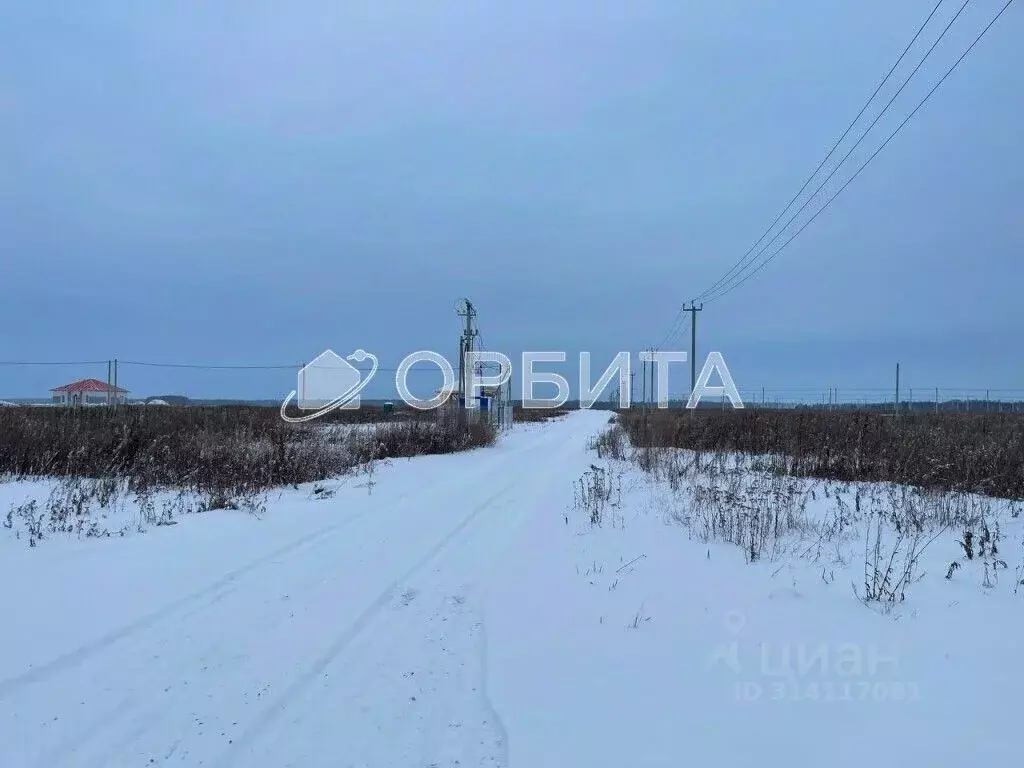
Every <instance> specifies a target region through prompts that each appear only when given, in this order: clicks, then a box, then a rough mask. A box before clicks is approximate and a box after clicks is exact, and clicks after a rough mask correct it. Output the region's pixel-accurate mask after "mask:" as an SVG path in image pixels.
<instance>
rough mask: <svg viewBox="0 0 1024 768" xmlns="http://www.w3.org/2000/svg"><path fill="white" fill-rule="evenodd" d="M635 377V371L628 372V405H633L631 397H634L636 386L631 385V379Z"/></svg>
mask: <svg viewBox="0 0 1024 768" xmlns="http://www.w3.org/2000/svg"><path fill="white" fill-rule="evenodd" d="M634 378H636V371H630V372H629V405H630V407H632V406H633V398H635V397H636V387H634V386H633V379H634Z"/></svg>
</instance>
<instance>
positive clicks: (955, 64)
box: [706, 0, 1013, 302]
mask: <svg viewBox="0 0 1024 768" xmlns="http://www.w3.org/2000/svg"><path fill="white" fill-rule="evenodd" d="M1012 3H1013V0H1006V3H1005V4H1004V5H1003V7H1002V8H1000V10H999V12H998V13H997V14H996V15H995V16H994V17H993V18H992V20H991V21H990V22H989V23H988V24H987V25H986V26H985V28H984V29H982V30H981V32H980V33H979V34H978V36H977V37H976V38H974V41H973V42H972V43H971V44H970V45H969V46H968V47H967V49H966V50H965V51H964V52H963V53H962V54H960V57H959V58H958V59H957V60H956V61H955V62H953V65H952V66H951V67H950V68H949V69H947V70H946V72H945V74H943V76H942V77H941V78H939V81H938V82H937V83H935V85H934V86H932V89H931V90H930V91H928V93H927V94H926V95H925V97H924V98H923V99H921V101H919V102H918V103H917V106H915V107H914V109H913V110H911V112H910V114H908V115H907V116H906V117H905V118H904V119H903V122H901V123H900V124H899V125H898V126H896V129H895V130H894V131H893V132H892V133H890V134H889V136H888V137H887V138H886V139H885V141H884V142H882V144H881V146H879V147H878V149H876V150H875V151H874V152H873V153H872V154H871V156H870V157H868V159H867V160H865V161H864V163H863V164H862V165H861V166H860V167H859V168H858V169H857V170H856V172H855V173H854V174H853V175H852V176H851V177H850V178H849V179H847V181H846V182H845V183H844V184H843V185H842V186H841V187H840V188H839V189H838V190H837V191H836V192H835V194H833V195H832V197H830V198H829V199H828V200H827V201H826V202H825V204H824V205H823V206H822V207H821V208H819V209H818V210H817V212H816V213H815V214H814V215H813V216H812V217H811V218H810V219H808V220H807V221H806V222H804V224H803V226H801V227H800V229H798V230H797V231H796V232H795V233H794V234H793V235H792V236H791V237H790V238H789V239H788V240H786V242H784V243H783V244H782V246H781V247H779V249H778V250H776V251H775V252H774V253H772V255H771V256H769V257H768V258H767V259H765V260H763V261H762V262H761V263H760V264H759V265H758V266H757V267H756V268H755V269H753V270H752V271H751V272H748V273H747V274H746V275H744V276H743V277H742V278H741V279H739V280H738V281H736V280H734V281H733V282H732V283H731V284H730V285H728V286H727V287H725V288H724V289H722V290H720V291H719V292H718V293H717V295H715V296H713V297H711V298H709V299H706V301H708V302H710V301H714V300H716V299H720V298H722V297H723V296H725V294H727V293H729V292H731V291H734V290H736V289H737V288H739V287H740V286H741V285H743V284H744V283H746V282H747V281H748V280H749V279H750V278H751V277H753V276H754V275H756V274H757V273H758V272H760V271H761V270H762V269H764V268H765V267H766V266H767V265H768V264H770V263H771V262H772V261H773V260H774V259H775V257H777V256H778V255H779V254H780V253H782V251H783V250H785V249H786V247H787V246H788V245H789V244H790V243H791V242H793V241H794V240H795V239H796V238H797V237H799V235H800V234H801V233H802V232H803V231H804V230H805V229H807V227H808V226H810V224H811V222H813V221H814V220H815V219H817V218H818V216H820V215H821V214H822V213H823V212H824V211H825V209H827V208H828V207H829V206H830V205H831V204H832V201H833V200H835V199H836V198H837V197H839V195H840V194H842V193H843V191H844V190H845V189H846V188H847V187H848V186H850V184H852V183H853V181H854V179H856V178H857V177H858V176H860V174H861V172H862V171H863V170H864V169H865V168H867V167H868V165H870V164H871V161H872V160H874V159H875V158H876V157H877V156H878V155H879V154H880V153H881V151H882V150H883V149H885V148H886V147H887V146H888V144H889V142H890V141H892V140H893V138H895V137H896V134H898V133H899V132H900V131H901V130H903V127H904V126H905V125H906V124H907V123H908V122H910V120H911V118H913V117H914V115H916V114H917V112H918V111H919V110H920V109H921V107H923V106H924V105H925V104H926V103H927V102H928V100H929V99H930V98H931V97H932V94H934V93H935V91H937V90H938V89H939V86H941V85H942V84H943V83H944V82H945V81H946V79H947V78H948V77H949V76H950V75H951V74H953V72H954V70H956V68H957V67H958V66H959V65H960V62H962V61H963V60H964V59H965V58H967V56H968V54H970V52H971V51H972V50H974V48H975V46H976V45H977V44H978V43H979V42H980V41H981V39H982V38H983V37H984V36H985V35H986V34H987V33H988V31H989V30H990V29H991V28H992V27H993V25H994V24H995V23H996V22H997V21H998V20H999V18H1000V17H1001V16H1002V15H1003V14H1004V13H1005V12H1006V9H1007V8H1009V7H1010V5H1011V4H1012ZM737 277H739V276H738V275H737Z"/></svg>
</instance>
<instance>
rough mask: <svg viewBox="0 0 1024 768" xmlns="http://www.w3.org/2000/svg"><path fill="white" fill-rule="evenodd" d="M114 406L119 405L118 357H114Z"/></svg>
mask: <svg viewBox="0 0 1024 768" xmlns="http://www.w3.org/2000/svg"><path fill="white" fill-rule="evenodd" d="M114 407H115V408H116V407H117V358H116V357H115V358H114Z"/></svg>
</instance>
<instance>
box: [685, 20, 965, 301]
mask: <svg viewBox="0 0 1024 768" xmlns="http://www.w3.org/2000/svg"><path fill="white" fill-rule="evenodd" d="M943 2H945V0H938V2H937V3H936V4H935V6H934V7H933V8H932V10H931V13H929V14H928V16H927V17H926V18H925V20H924V21H923V22H922V23H921V26H919V27H918V28H917V31H916V32H915V33H914V36H913V37H912V38H911V39H910V42H909V43H907V45H906V47H905V48H904V49H903V52H902V53H900V55H899V58H897V59H896V61H895V62H894V63H893V65H892V66H891V67H890V68H889V71H888V72H886V74H885V77H883V78H882V80H881V81H880V82H879V83H878V86H877V87H876V88H875V90H874V91H873V92H872V94H871V96H869V97H868V100H867V101H865V102H864V106H862V107H861V108H860V111H859V112H858V113H857V116H856V117H854V118H853V120H852V121H851V122H850V124H849V125H848V126H847V127H846V130H845V131H843V134H842V135H841V136H840V137H839V138H838V139H836V142H835V144H833V145H832V148H831V149H830V150H829V151H828V154H826V155H825V157H823V158H822V159H821V162H820V163H818V167H817V168H815V169H814V171H813V172H812V173H811V175H810V176H808V177H807V180H806V181H805V182H804V183H803V186H802V187H800V189H799V191H798V192H797V193H796V194H795V195H793V197H792V199H791V200H790V201H789V202H788V203H786V207H785V208H783V209H782V210H781V211H779V214H778V216H776V217H775V220H774V221H772V223H771V224H770V225H769V226H768V228H767V229H766V230H765V231H764V232H762V233H761V236H760V237H759V238H757V240H756V241H755V242H754V244H753V245H752V246H751V247H750V249H749V250H748V251H747V252H746V253H744V254H743V256H741V257H740V259H739V261H737V262H736V263H735V264H733V265H732V267H730V268H729V270H728V271H727V272H726V273H725V274H724V275H722V276H721V277H720V278H718V280H716V281H715V282H714V283H713V284H712V285H711V286H710V287H709V288H708V289H706V290H705V291H704V292H703V293H702V294H700V295H699V296H697V298H696V299H695V300H697V301H699V300H700V299H702V298H704V297H705V296H707V295H709V294H710V293H711V292H712V291H713V290H714V289H716V288H717V287H718V286H719V285H720V284H722V283H724V282H725V281H726V280H728V279H729V278H730V277H731V275H732V274H733V272H735V271H736V270H737V269H739V268H741V266H742V265H743V263H744V262H745V260H746V259H747V257H748V256H749V255H750V254H751V253H753V252H754V250H755V249H756V248H757V247H758V246H759V245H760V244H761V242H762V241H763V240H764V239H765V238H766V237H767V236H768V233H770V232H771V231H772V230H773V229H774V228H775V225H776V224H778V223H779V221H780V220H781V219H782V217H783V216H785V215H786V211H788V210H789V209H790V208H791V207H792V206H793V203H795V202H796V201H797V199H799V197H800V195H802V194H803V193H804V190H805V189H807V187H808V186H810V183H811V181H813V180H814V177H815V176H817V175H818V172H819V171H821V169H822V168H823V167H825V163H827V162H828V159H829V158H830V157H832V154H833V153H834V152H835V151H836V149H838V148H839V145H840V144H842V143H843V140H844V139H846V137H847V136H848V135H849V134H850V131H852V130H853V127H854V126H855V125H856V124H857V121H859V120H860V118H861V117H862V116H863V114H864V113H865V112H866V111H867V108H868V107H869V106H870V105H871V102H873V101H874V100H875V97H876V96H877V95H878V94H879V92H880V91H881V90H882V88H883V87H884V86H885V84H886V83H887V82H888V81H889V78H890V77H892V74H893V72H895V71H896V68H897V67H898V66H899V65H900V62H902V61H903V59H904V58H905V57H906V55H907V53H908V52H909V51H910V49H911V47H913V45H914V43H916V42H917V39H918V38H919V37H920V36H921V33H922V32H923V31H924V29H925V27H927V26H928V22H930V21H931V20H932V17H933V16H934V15H935V14H936V12H937V11H938V10H939V8H940V7H941V6H942V3H943Z"/></svg>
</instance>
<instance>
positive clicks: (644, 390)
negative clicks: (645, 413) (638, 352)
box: [640, 357, 647, 408]
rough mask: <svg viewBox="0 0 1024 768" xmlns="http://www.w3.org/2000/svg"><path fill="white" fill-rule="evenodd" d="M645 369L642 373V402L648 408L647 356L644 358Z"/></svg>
mask: <svg viewBox="0 0 1024 768" xmlns="http://www.w3.org/2000/svg"><path fill="white" fill-rule="evenodd" d="M643 362H644V367H643V371H642V372H641V374H640V391H641V396H640V402H641V403H643V404H644V408H647V358H646V357H645V358H644V361H643Z"/></svg>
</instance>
